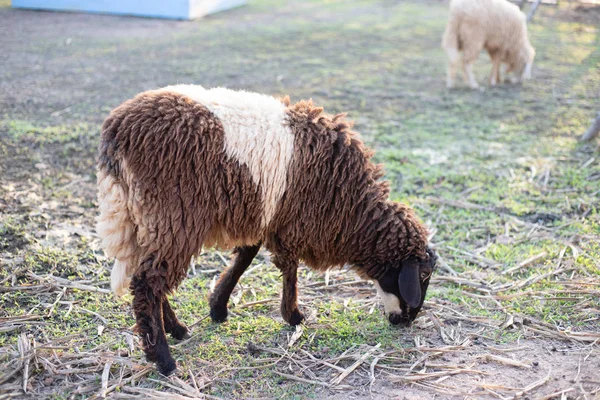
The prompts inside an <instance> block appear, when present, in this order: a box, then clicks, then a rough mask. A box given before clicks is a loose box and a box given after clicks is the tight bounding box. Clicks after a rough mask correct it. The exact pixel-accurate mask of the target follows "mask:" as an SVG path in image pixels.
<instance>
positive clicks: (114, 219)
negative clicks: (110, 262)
mask: <svg viewBox="0 0 600 400" xmlns="http://www.w3.org/2000/svg"><path fill="white" fill-rule="evenodd" d="M98 204H99V207H100V215H99V216H98V219H97V225H96V230H97V232H98V235H99V236H100V239H101V241H102V244H101V245H102V248H103V249H104V251H105V253H106V255H107V256H108V257H111V258H114V259H116V261H115V264H114V266H113V268H112V271H111V274H110V286H111V289H112V291H113V292H114V293H115V294H116V295H117V296H122V295H124V294H125V293H126V292H127V288H128V287H129V282H130V281H131V276H132V275H133V272H134V271H133V270H134V268H135V266H136V265H137V253H138V252H139V251H138V249H139V247H138V245H137V240H136V229H135V224H134V222H133V221H132V219H131V217H130V214H129V210H128V208H127V190H126V188H125V187H124V185H123V184H122V183H121V182H120V180H119V179H118V178H116V177H114V176H113V175H111V174H110V173H109V172H107V171H104V170H102V169H101V170H99V171H98Z"/></svg>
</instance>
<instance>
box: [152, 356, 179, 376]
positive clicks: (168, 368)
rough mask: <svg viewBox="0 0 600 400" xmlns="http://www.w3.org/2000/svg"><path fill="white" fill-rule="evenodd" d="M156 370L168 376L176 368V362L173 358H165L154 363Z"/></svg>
mask: <svg viewBox="0 0 600 400" xmlns="http://www.w3.org/2000/svg"><path fill="white" fill-rule="evenodd" d="M156 366H157V367H158V372H160V373H161V374H162V375H164V376H169V375H171V374H172V373H173V372H175V370H176V369H177V363H176V362H175V360H173V358H169V359H167V360H166V361H165V362H159V363H157V364H156Z"/></svg>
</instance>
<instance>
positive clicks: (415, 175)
mask: <svg viewBox="0 0 600 400" xmlns="http://www.w3.org/2000/svg"><path fill="white" fill-rule="evenodd" d="M3 4H4V3H2V2H0V6H2V5H3ZM0 13H3V15H4V16H6V19H7V21H9V23H12V24H18V23H22V22H23V21H22V20H21V19H22V18H26V17H27V18H30V20H29V21H30V24H31V28H30V29H31V32H30V33H25V35H29V36H26V37H24V38H19V40H21V41H24V42H26V45H23V46H13V43H17V40H16V39H14V38H12V37H11V38H9V37H4V38H3V39H1V40H2V41H6V46H7V52H8V54H10V57H9V58H8V59H7V64H6V66H5V69H4V71H3V72H1V73H0V74H1V75H0V76H2V77H3V79H4V80H5V81H6V82H10V83H11V85H10V87H9V89H8V91H7V92H6V93H7V94H4V95H3V94H0V103H1V105H2V110H3V111H2V112H0V265H2V267H1V268H0V364H2V368H0V398H2V397H3V396H5V395H19V396H20V395H22V393H23V385H24V382H23V381H24V380H26V381H27V384H26V385H25V388H26V390H27V391H28V392H29V393H30V394H31V393H33V395H35V396H36V398H56V399H59V398H72V397H71V396H80V397H81V398H90V397H94V396H98V395H100V394H101V392H102V390H103V383H104V384H106V387H105V388H106V389H108V388H111V390H110V391H109V392H110V394H109V395H110V396H115V397H134V398H135V397H138V398H142V397H143V398H147V397H149V396H151V395H156V394H157V392H156V391H160V393H161V394H160V395H161V396H162V395H165V393H179V394H180V395H185V396H188V397H194V396H196V397H198V396H200V394H199V393H202V394H208V395H211V396H217V397H223V398H257V397H260V398H263V397H268V398H276V397H278V398H322V397H324V396H331V397H334V398H346V397H352V398H354V397H361V396H362V397H368V396H373V397H376V398H377V397H382V398H386V396H387V397H390V396H394V395H396V394H397V392H398V390H402V391H403V393H405V394H406V396H408V397H410V396H413V397H417V396H424V397H425V398H427V397H431V396H432V395H433V394H434V393H435V392H438V391H440V392H442V393H444V395H448V396H450V395H452V393H455V394H456V393H459V394H458V395H460V394H461V393H462V395H461V396H464V395H465V393H466V392H468V391H470V392H469V393H470V394H469V395H470V396H477V397H484V396H492V395H491V394H490V392H489V391H487V390H485V389H482V387H481V382H487V383H490V384H495V385H496V389H494V390H496V391H497V392H499V393H501V394H502V395H504V396H512V395H514V394H515V390H513V389H511V387H512V388H526V387H527V385H528V384H530V383H531V382H536V381H539V380H540V379H542V380H543V379H544V377H545V375H546V374H547V371H548V370H551V371H553V372H551V374H552V375H551V377H552V378H553V379H551V380H548V381H545V382H543V384H540V385H539V386H538V387H536V388H534V389H529V390H527V393H528V394H530V395H532V396H541V395H548V394H550V393H552V392H558V391H561V390H569V392H568V393H570V394H573V395H577V396H584V395H586V396H593V395H594V393H598V391H599V389H598V388H599V387H600V382H598V380H597V375H595V372H594V371H596V369H595V367H594V362H595V363H597V361H598V353H599V352H598V341H599V339H600V338H599V336H598V331H599V330H600V323H599V319H598V313H599V311H600V300H599V299H600V297H599V296H598V294H599V290H598V288H599V285H600V261H599V260H600V240H599V239H600V214H599V208H598V201H597V199H598V195H599V194H600V164H599V163H598V161H597V160H598V147H597V144H587V145H583V144H580V143H579V142H578V141H577V136H578V135H580V134H582V133H583V132H584V131H585V129H586V128H587V124H588V123H589V119H590V118H592V116H593V115H595V113H596V112H597V110H596V108H597V106H598V91H599V90H600V31H599V30H598V28H597V26H598V24H597V23H596V24H595V25H594V24H590V23H584V22H580V21H579V20H578V19H577V18H579V17H578V16H581V15H582V14H578V12H577V11H576V10H574V6H573V5H567V6H562V7H551V6H542V7H541V9H540V10H539V11H538V13H537V14H536V19H535V21H534V23H533V24H531V25H530V36H531V41H532V43H533V45H534V46H535V47H536V51H537V56H536V62H535V64H534V79H533V80H532V81H530V82H527V83H525V84H524V85H522V86H515V85H510V84H507V85H500V86H499V87H497V88H487V87H486V89H485V90H484V91H471V90H468V89H466V88H459V89H456V90H453V91H447V90H446V89H445V88H444V70H445V58H444V54H443V52H442V51H441V49H440V47H439V40H440V37H441V33H442V31H443V29H444V24H445V18H446V8H445V5H442V4H440V3H433V2H412V1H410V2H401V3H389V2H380V3H372V2H366V1H350V2H345V1H328V2H314V1H306V2H301V3H297V2H273V1H270V0H269V1H267V0H260V1H253V2H250V4H249V5H248V6H246V7H243V8H240V9H237V10H233V11H230V12H227V13H223V14H218V15H215V16H213V17H210V18H207V19H205V20H202V21H197V22H192V23H175V22H172V21H153V20H143V19H141V20H138V19H127V18H118V17H104V16H76V15H72V14H67V16H68V18H67V16H65V15H64V14H54V13H33V14H31V15H30V14H24V13H21V12H20V13H17V14H12V11H11V10H0ZM587 15H589V13H588V14H587ZM576 17H577V18H576ZM56 24H63V25H61V26H63V31H56V30H55V29H54V28H52V27H53V26H56ZM36 29H41V30H43V31H44V32H45V34H44V35H41V34H39V33H36ZM107 30H109V31H110V32H108V31H107ZM224 32H226V33H227V34H224ZM66 37H68V38H71V41H69V42H68V44H67V42H66V41H65V40H66V39H65V38H66ZM12 39H14V40H13V41H11V40H12ZM31 57H33V59H39V60H42V61H40V64H41V65H43V67H44V68H43V69H42V70H40V69H36V68H37V67H35V65H34V66H32V65H33V64H31V63H29V62H28V61H27V60H30V59H31ZM489 67H490V66H489V62H488V61H487V59H486V57H483V56H482V57H481V60H480V61H479V62H478V64H477V66H476V75H477V77H478V79H479V80H480V81H481V82H483V81H484V79H485V77H486V74H487V73H488V71H489ZM35 71H37V73H34V72H35ZM32 76H35V77H36V78H35V79H33V78H32ZM173 82H179V83H188V82H190V83H191V82H193V83H200V84H203V85H206V86H218V85H224V86H229V87H234V88H245V89H248V90H254V91H259V92H265V93H272V94H274V95H282V94H290V95H291V97H292V100H298V99H300V98H308V97H313V98H314V99H315V101H316V102H318V103H320V104H323V105H324V106H325V108H326V110H327V111H329V112H331V113H336V112H341V111H349V112H350V118H352V119H355V120H356V129H357V130H358V131H360V132H361V134H362V137H363V139H364V140H365V141H366V142H367V143H368V144H369V145H370V146H371V147H373V148H375V149H376V150H377V153H376V156H375V159H376V161H377V162H381V163H384V164H385V167H386V171H387V173H386V179H388V180H389V181H390V182H391V187H392V198H393V199H395V200H399V201H403V202H407V203H409V204H411V205H412V206H413V207H414V208H415V209H416V210H417V212H418V214H419V215H420V217H421V218H422V219H423V221H425V222H426V223H427V225H428V226H429V227H430V231H431V234H432V243H433V244H434V245H435V246H436V249H437V251H438V253H439V254H440V255H441V256H442V258H443V262H442V263H441V265H440V267H439V270H438V271H437V272H436V275H435V276H434V280H433V283H432V285H431V286H430V291H429V294H428V299H427V302H426V310H425V311H424V312H423V313H422V314H421V315H420V317H419V318H418V319H417V320H416V321H415V323H414V325H413V326H412V327H410V328H408V329H405V330H402V329H397V328H396V327H393V326H390V325H389V324H388V323H387V321H386V320H385V317H384V316H383V310H382V307H381V305H380V304H379V302H378V300H377V299H376V297H375V291H374V290H373V286H372V285H371V284H370V283H368V282H362V283H355V282H354V281H355V280H356V276H354V274H353V273H351V272H348V271H335V272H332V273H331V275H330V276H329V280H328V282H327V284H326V279H325V277H323V276H320V275H318V274H316V273H314V272H312V271H309V270H307V269H305V268H303V269H301V271H300V277H299V279H300V300H301V302H302V304H301V306H302V308H303V310H304V311H305V313H306V314H307V315H309V319H308V322H307V323H306V324H305V325H304V326H303V327H302V328H301V329H300V330H295V329H293V328H290V327H288V326H286V325H285V324H284V323H283V321H282V320H281V318H280V316H279V300H278V298H279V291H280V285H281V283H280V279H281V278H280V276H279V274H278V272H277V270H276V269H275V267H274V266H273V265H272V264H271V262H270V261H269V255H268V254H266V253H261V254H260V255H259V257H258V258H257V260H255V262H254V264H253V266H252V267H251V268H253V269H252V272H251V273H249V274H247V276H244V277H243V279H242V280H241V282H240V285H239V286H238V288H237V289H236V291H235V292H234V296H233V299H232V304H231V305H230V306H231V309H230V318H229V320H228V321H227V322H226V323H224V324H221V325H216V324H212V323H211V322H209V320H208V319H205V316H207V314H208V304H207V296H208V293H209V291H210V287H211V284H212V283H213V282H214V280H215V278H216V277H217V276H218V273H219V272H220V271H221V270H222V269H223V268H224V264H225V262H224V258H225V257H227V255H224V254H220V253H217V252H215V251H213V250H211V249H206V251H205V252H204V253H203V254H202V255H201V256H200V257H198V259H197V260H196V267H195V269H192V270H190V274H189V277H188V279H187V280H185V282H184V283H183V284H182V286H181V288H180V289H179V290H178V291H177V292H176V293H175V294H174V295H173V298H172V302H173V304H174V309H175V310H176V312H177V314H178V316H179V317H180V319H181V320H182V321H184V322H185V323H186V324H188V325H194V326H193V328H192V334H193V336H192V338H191V339H189V340H187V341H185V342H183V343H175V342H173V343H172V345H173V346H172V352H173V355H174V357H175V358H176V359H177V361H178V363H179V368H180V370H179V373H178V376H177V377H176V378H171V379H165V378H162V377H160V376H158V375H157V374H156V372H153V371H154V370H153V368H151V365H150V364H148V363H146V362H145V361H144V360H143V356H142V354H141V351H140V350H139V349H138V347H137V344H138V339H137V338H136V337H135V335H134V334H133V332H132V330H131V328H132V326H133V324H134V319H133V317H132V315H131V311H130V306H129V302H130V300H131V299H130V297H129V296H126V297H125V298H124V299H116V298H115V297H114V296H112V295H111V294H109V293H108V292H109V290H108V289H109V285H108V281H109V275H110V266H111V262H110V260H107V259H106V258H105V257H104V256H103V254H102V252H101V251H100V249H99V243H98V238H97V237H96V235H95V233H94V231H93V224H94V216H95V215H96V212H97V211H96V204H95V185H94V182H95V176H94V173H95V170H94V157H95V154H96V149H97V144H98V136H99V126H100V124H101V122H102V119H103V118H104V117H105V115H106V113H107V112H108V111H109V110H110V109H111V108H112V107H114V106H116V105H118V104H119V103H120V102H122V101H123V100H124V99H126V98H128V97H130V96H131V95H133V94H135V93H137V92H139V91H141V90H144V89H149V88H153V87H159V86H164V85H166V84H170V83H173ZM15 87H19V88H21V90H19V91H17V90H15V89H14V88H15ZM40 98H42V99H43V101H41V100H39V99H40ZM94 288H99V290H100V291H98V290H95V289H94ZM377 345H379V346H380V347H378V348H375V346H377ZM27 346H29V347H35V348H36V349H35V350H34V351H31V350H30V351H27V350H26V348H27ZM449 346H451V347H449ZM565 346H569V349H570V350H569V352H565V353H564V354H565V355H564V356H554V357H553V356H548V357H546V358H544V357H545V356H544V355H545V354H546V353H550V354H553V351H560V349H562V348H563V347H565ZM492 348H500V349H501V350H490V349H492ZM515 348H516V349H519V348H522V349H521V350H511V349H515ZM449 349H450V350H449ZM507 349H508V350H507ZM548 349H555V350H548ZM556 349H558V350H556ZM369 351H372V353H368V352H369ZM498 351H503V352H505V353H500V354H503V356H504V357H508V358H510V357H515V359H517V360H525V361H524V362H527V363H529V364H528V365H529V367H530V368H529V369H527V368H525V369H519V368H516V367H511V366H507V365H506V364H503V363H502V362H498V361H496V362H494V363H492V362H490V363H489V365H488V363H487V362H485V363H484V362H481V360H480V359H479V358H476V357H475V358H474V356H473V354H479V355H481V354H496V355H497V354H498ZM367 353H368V354H367ZM365 354H367V357H366V358H365V360H364V363H363V364H361V365H360V366H358V367H357V368H356V369H354V370H352V371H351V373H350V374H349V375H348V377H346V378H345V379H344V380H343V381H342V382H341V384H340V385H338V386H337V387H335V388H332V387H329V386H328V385H329V382H331V380H332V379H334V378H335V377H337V376H339V374H340V373H341V371H343V370H344V369H346V368H349V367H351V366H352V365H353V363H354V362H355V361H356V360H357V359H359V358H360V357H361V356H363V355H365ZM528 360H529V361H528ZM531 360H539V361H536V362H538V364H539V365H540V367H539V368H537V369H536V368H535V367H534V365H535V364H532V363H530V361H531ZM581 360H583V361H581ZM24 361H26V362H24ZM107 363H108V364H107ZM578 363H579V364H578ZM25 364H27V365H29V366H30V367H29V370H28V372H27V373H25V372H24V371H25V368H24V365H25ZM105 365H108V366H109V367H108V368H109V369H108V370H107V371H108V372H107V373H106V374H105V378H103V377H102V376H103V371H104V369H105ZM332 365H333V366H332ZM460 365H470V366H471V367H470V368H473V369H474V370H478V371H483V372H487V373H488V375H483V374H479V375H477V374H474V375H471V374H470V373H466V372H464V371H463V372H461V371H462V370H461V369H460V367H457V366H460ZM449 371H458V372H460V373H456V374H455V375H452V376H451V375H448V378H447V379H445V380H444V381H443V384H442V383H441V382H436V381H435V379H437V378H438V377H439V375H432V376H431V377H430V376H428V375H427V374H430V373H433V374H436V373H446V372H449ZM557 371H558V372H557ZM561 371H563V373H562V375H565V376H566V375H569V377H570V378H572V380H573V381H574V382H575V383H571V382H570V381H568V380H566V378H564V379H563V377H562V375H561ZM419 372H420V373H422V374H425V377H424V378H423V380H422V381H419V382H421V383H422V384H421V386H415V385H412V384H407V383H404V384H399V383H395V384H393V383H391V382H390V381H391V380H394V379H396V378H397V377H407V376H408V377H410V379H417V378H418V374H417V373H419ZM136 374H138V376H137V378H136V379H134V380H133V381H128V380H127V379H129V378H131V376H135V375H136ZM282 374H283V375H282ZM123 379H124V380H125V381H122V380H123ZM418 379H420V378H418ZM524 379H525V381H524ZM119 382H120V383H119ZM113 385H116V386H115V387H113ZM440 385H445V386H440ZM571 389H572V390H571ZM458 395H457V396H458ZM336 396H337V397H336ZM78 398H79V397H78Z"/></svg>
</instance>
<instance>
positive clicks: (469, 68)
mask: <svg viewBox="0 0 600 400" xmlns="http://www.w3.org/2000/svg"><path fill="white" fill-rule="evenodd" d="M463 73H464V76H465V80H466V81H467V82H468V83H469V86H471V89H477V88H479V85H478V84H477V79H475V74H474V73H473V63H472V62H466V61H465V62H464V63H463Z"/></svg>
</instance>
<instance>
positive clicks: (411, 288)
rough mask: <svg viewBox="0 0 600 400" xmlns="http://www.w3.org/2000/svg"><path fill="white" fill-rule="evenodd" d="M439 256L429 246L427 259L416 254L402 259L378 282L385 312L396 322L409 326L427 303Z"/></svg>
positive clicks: (390, 319) (393, 322)
mask: <svg viewBox="0 0 600 400" xmlns="http://www.w3.org/2000/svg"><path fill="white" fill-rule="evenodd" d="M436 260H437V256H436V254H435V252H434V251H433V250H431V249H427V258H426V259H421V258H417V257H414V256H411V257H409V258H407V259H406V260H404V261H402V262H400V264H399V265H398V266H397V267H395V268H389V269H388V271H387V272H386V273H385V274H384V275H383V276H382V277H381V278H380V279H378V280H377V281H376V282H375V286H376V287H377V291H378V292H379V294H380V295H381V297H382V299H383V303H384V306H385V311H386V313H387V314H388V318H389V321H390V323H392V324H393V325H401V326H409V325H410V323H411V322H412V321H413V320H414V319H415V318H416V317H417V314H418V313H419V311H420V310H421V307H422V306H423V302H424V301H425V295H426V294H427V288H428V287H429V280H430V278H431V275H432V274H433V271H434V270H435V264H436Z"/></svg>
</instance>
